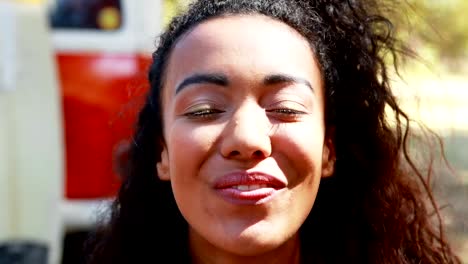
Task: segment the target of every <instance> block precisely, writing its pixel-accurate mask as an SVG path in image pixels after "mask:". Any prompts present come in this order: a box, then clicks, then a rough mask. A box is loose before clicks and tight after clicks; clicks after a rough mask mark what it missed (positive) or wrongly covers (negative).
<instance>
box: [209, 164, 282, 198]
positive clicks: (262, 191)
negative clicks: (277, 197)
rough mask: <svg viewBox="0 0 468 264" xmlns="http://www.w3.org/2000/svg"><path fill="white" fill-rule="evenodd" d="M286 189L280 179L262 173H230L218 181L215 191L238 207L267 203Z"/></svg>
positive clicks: (215, 184)
mask: <svg viewBox="0 0 468 264" xmlns="http://www.w3.org/2000/svg"><path fill="white" fill-rule="evenodd" d="M284 187H286V183H285V182H283V181H281V180H280V179H278V178H276V177H274V176H272V175H269V174H265V173H260V172H240V173H230V174H227V175H224V176H222V177H220V178H219V179H217V180H216V181H215V183H214V189H215V191H216V192H217V193H218V195H220V196H221V197H222V198H223V199H225V200H226V201H228V202H230V203H233V204H237V205H255V204H261V203H264V202H267V201H268V200H270V198H272V197H273V196H274V194H276V193H277V192H278V191H279V190H281V189H283V188H284Z"/></svg>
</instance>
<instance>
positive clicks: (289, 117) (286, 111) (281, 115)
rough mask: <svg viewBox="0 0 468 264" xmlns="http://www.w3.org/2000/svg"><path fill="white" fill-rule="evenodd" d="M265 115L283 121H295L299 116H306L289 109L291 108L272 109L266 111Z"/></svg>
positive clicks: (298, 111)
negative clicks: (267, 114)
mask: <svg viewBox="0 0 468 264" xmlns="http://www.w3.org/2000/svg"><path fill="white" fill-rule="evenodd" d="M266 112H267V113H269V114H271V115H274V117H276V118H278V119H281V120H285V121H296V120H297V119H299V118H300V117H301V116H303V115H305V114H307V113H306V112H304V111H300V110H296V109H291V108H273V109H268V110H266Z"/></svg>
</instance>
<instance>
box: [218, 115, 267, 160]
mask: <svg viewBox="0 0 468 264" xmlns="http://www.w3.org/2000/svg"><path fill="white" fill-rule="evenodd" d="M271 151H272V146H271V139H270V122H269V119H268V117H267V115H266V114H265V110H264V109H263V108H260V107H258V108H252V107H251V108H250V109H243V110H239V111H237V112H236V113H235V114H234V115H233V117H232V119H231V120H230V121H229V123H228V125H227V126H226V127H225V129H224V131H223V140H222V143H221V154H222V155H223V157H225V158H228V159H237V160H259V159H264V158H266V157H269V156H270V155H271Z"/></svg>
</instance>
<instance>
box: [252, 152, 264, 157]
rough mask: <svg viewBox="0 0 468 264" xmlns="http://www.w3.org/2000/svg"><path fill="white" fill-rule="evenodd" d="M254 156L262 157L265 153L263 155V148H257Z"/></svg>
mask: <svg viewBox="0 0 468 264" xmlns="http://www.w3.org/2000/svg"><path fill="white" fill-rule="evenodd" d="M252 156H253V157H254V158H262V157H263V156H264V155H263V152H262V151H261V150H257V151H255V152H254V153H253V155H252Z"/></svg>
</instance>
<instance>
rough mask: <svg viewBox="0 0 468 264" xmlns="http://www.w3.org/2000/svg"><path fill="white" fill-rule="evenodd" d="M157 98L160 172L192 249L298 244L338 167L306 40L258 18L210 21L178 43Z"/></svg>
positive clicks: (244, 250) (235, 250) (245, 251)
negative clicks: (322, 188)
mask: <svg viewBox="0 0 468 264" xmlns="http://www.w3.org/2000/svg"><path fill="white" fill-rule="evenodd" d="M162 93H163V97H162V98H163V120H164V138H165V149H164V151H163V152H162V153H161V155H162V161H161V162H160V163H158V165H157V168H158V174H159V177H160V178H161V179H162V180H170V181H171V185H172V189H173V193H174V196H175V200H176V202H177V205H178V207H179V209H180V211H181V213H182V214H183V216H184V217H185V219H186V220H187V222H188V223H189V226H190V227H189V234H190V241H191V243H192V246H194V247H195V248H196V247H211V248H212V249H215V250H222V251H225V252H229V253H232V254H237V255H244V256H247V255H256V254H261V253H265V252H267V251H271V250H274V249H277V248H279V246H281V245H286V244H287V242H291V243H293V241H296V242H297V240H296V238H297V236H296V234H297V231H298V229H299V227H300V226H301V224H302V223H303V222H304V220H305V219H306V217H307V215H308V214H309V212H310V210H311V208H312V205H313V203H314V200H315V197H316V194H317V189H318V187H319V182H320V178H321V177H325V176H329V175H331V174H332V173H333V165H334V164H333V159H334V157H333V153H334V151H333V146H332V142H331V140H328V139H327V138H326V137H325V126H324V88H323V82H322V76H321V73H320V70H319V65H318V64H317V60H316V59H315V57H314V54H313V52H312V50H311V48H310V46H309V44H308V43H307V41H306V40H305V39H304V38H303V37H302V36H301V35H300V34H299V33H297V32H296V31H294V30H293V29H292V28H290V27H289V26H287V25H286V24H283V23H281V22H278V21H276V20H273V19H270V18H267V17H264V16H250V15H249V16H230V17H223V18H216V19H212V20H209V21H207V22H204V23H202V24H200V25H197V26H196V27H195V28H194V29H193V30H191V31H190V32H189V33H187V34H186V35H185V36H183V37H182V38H181V39H180V40H179V41H178V42H177V44H176V45H175V47H174V49H173V51H172V53H171V55H170V58H169V63H168V66H167V69H166V75H165V82H164V87H163V92H162Z"/></svg>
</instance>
